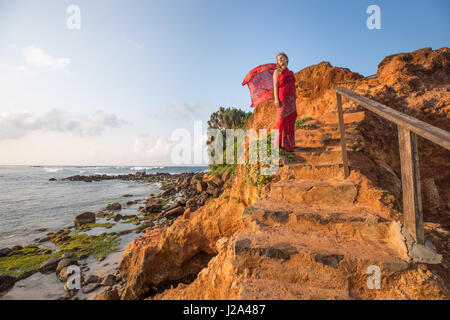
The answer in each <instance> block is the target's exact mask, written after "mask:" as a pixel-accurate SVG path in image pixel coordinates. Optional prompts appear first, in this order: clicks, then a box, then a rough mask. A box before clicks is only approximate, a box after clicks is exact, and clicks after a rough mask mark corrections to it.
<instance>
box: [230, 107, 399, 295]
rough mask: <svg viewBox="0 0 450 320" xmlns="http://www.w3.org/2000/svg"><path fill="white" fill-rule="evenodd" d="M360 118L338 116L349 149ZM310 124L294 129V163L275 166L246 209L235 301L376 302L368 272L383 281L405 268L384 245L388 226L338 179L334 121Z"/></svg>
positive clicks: (348, 183)
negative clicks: (263, 192) (276, 177)
mask: <svg viewBox="0 0 450 320" xmlns="http://www.w3.org/2000/svg"><path fill="white" fill-rule="evenodd" d="M363 119H364V111H363V112H354V113H348V114H345V115H344V122H345V130H346V140H347V144H349V145H350V146H351V145H352V144H353V143H354V142H355V141H357V138H358V135H359V132H358V130H357V124H358V122H360V121H362V120H363ZM314 123H315V126H316V128H314V129H309V130H306V129H297V130H296V150H295V152H294V153H295V160H294V161H291V162H288V163H284V165H283V166H282V167H281V168H280V172H279V174H280V177H281V180H280V181H279V182H276V183H274V184H273V185H272V186H271V190H270V194H269V195H268V197H266V198H265V199H260V200H258V201H257V202H256V203H254V204H253V205H252V206H250V207H248V208H246V209H245V211H244V214H243V217H244V221H245V222H246V224H247V226H248V227H249V229H247V231H243V232H240V233H238V235H237V238H236V241H235V243H234V250H235V259H234V263H233V264H234V265H235V266H236V267H237V270H238V273H239V275H240V276H241V277H240V279H241V280H240V285H239V287H240V297H239V298H240V299H367V298H375V297H376V294H377V293H376V292H377V291H380V290H372V289H370V288H369V287H368V285H367V279H368V277H369V274H368V267H369V266H376V267H379V268H380V271H381V276H382V277H386V276H388V275H390V274H392V273H394V272H397V271H399V270H403V269H405V268H407V266H408V262H407V261H408V257H407V256H405V254H404V253H403V252H401V251H402V250H400V249H397V248H396V247H395V246H394V245H393V244H392V243H391V241H390V235H391V233H392V224H391V221H388V220H387V219H385V218H383V216H382V215H381V214H380V213H379V212H378V211H377V209H376V208H373V207H370V206H366V205H364V204H363V203H360V202H359V201H358V198H359V192H360V186H359V185H358V183H356V182H354V181H352V180H351V179H350V178H347V179H344V174H343V171H344V169H343V164H342V152H341V146H340V134H339V126H338V121H337V117H335V118H333V117H328V118H322V119H318V120H314ZM280 270H281V272H280ZM369 271H370V270H369Z"/></svg>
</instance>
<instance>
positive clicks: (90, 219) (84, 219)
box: [75, 211, 95, 228]
mask: <svg viewBox="0 0 450 320" xmlns="http://www.w3.org/2000/svg"><path fill="white" fill-rule="evenodd" d="M94 222H95V213H94V212H90V211H86V212H83V213H81V214H79V215H77V216H76V217H75V226H76V227H77V228H79V227H81V226H82V225H83V224H87V223H94Z"/></svg>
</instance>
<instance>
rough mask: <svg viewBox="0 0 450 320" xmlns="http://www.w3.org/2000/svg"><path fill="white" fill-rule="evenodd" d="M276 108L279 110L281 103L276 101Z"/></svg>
mask: <svg viewBox="0 0 450 320" xmlns="http://www.w3.org/2000/svg"><path fill="white" fill-rule="evenodd" d="M275 107H277V108H279V107H280V101H279V100H275Z"/></svg>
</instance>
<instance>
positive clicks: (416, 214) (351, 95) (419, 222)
mask: <svg viewBox="0 0 450 320" xmlns="http://www.w3.org/2000/svg"><path fill="white" fill-rule="evenodd" d="M335 90H336V100H337V109H338V116H339V129H340V133H341V145H342V159H343V162H344V175H345V178H347V177H348V176H349V174H350V171H349V168H348V161H347V149H346V144H345V129H344V117H343V112H342V96H344V97H346V98H348V99H350V100H352V101H354V102H356V103H357V104H359V105H360V106H362V107H364V108H366V109H367V110H369V111H372V112H373V113H375V114H377V115H379V116H381V117H383V118H385V119H387V120H389V121H392V122H394V123H396V124H397V128H398V141H399V148H400V165H401V171H402V195H403V215H404V224H405V229H406V231H408V233H409V234H410V235H411V236H412V237H413V239H414V240H415V241H416V242H417V243H420V244H423V243H424V241H425V239H424V229H423V214H422V199H421V193H420V170H419V152H418V145H417V135H420V136H422V137H424V138H425V139H428V140H430V141H432V142H434V143H436V144H438V145H440V146H442V147H444V148H446V149H447V150H450V132H448V131H445V130H442V129H439V128H437V127H435V126H432V125H430V124H428V123H426V122H423V121H421V120H419V119H416V118H414V117H411V116H408V115H406V114H404V113H402V112H399V111H397V110H394V109H392V108H389V107H387V106H385V105H383V104H381V103H379V102H376V101H374V100H372V99H369V98H366V97H363V96H361V95H359V94H357V93H355V92H353V91H351V90H348V89H346V88H335Z"/></svg>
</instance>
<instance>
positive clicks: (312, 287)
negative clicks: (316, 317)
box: [119, 48, 450, 299]
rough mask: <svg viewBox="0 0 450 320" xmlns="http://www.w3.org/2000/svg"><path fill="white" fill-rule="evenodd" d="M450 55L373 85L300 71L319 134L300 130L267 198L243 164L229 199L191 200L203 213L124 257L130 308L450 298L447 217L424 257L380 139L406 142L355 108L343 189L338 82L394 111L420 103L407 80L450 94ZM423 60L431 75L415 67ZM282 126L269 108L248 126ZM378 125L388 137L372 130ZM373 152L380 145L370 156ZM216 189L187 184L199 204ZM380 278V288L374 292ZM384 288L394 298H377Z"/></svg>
mask: <svg viewBox="0 0 450 320" xmlns="http://www.w3.org/2000/svg"><path fill="white" fill-rule="evenodd" d="M427 52H428V53H427ZM446 52H448V49H446V48H443V49H440V50H435V51H429V50H428V49H425V50H419V51H417V52H414V53H411V54H409V55H410V56H408V54H407V56H406V57H404V56H402V55H397V56H394V57H389V59H387V60H386V61H384V62H383V63H381V64H380V70H381V71H380V70H379V73H378V74H377V79H363V78H362V76H361V75H359V74H357V73H353V72H351V71H349V70H348V69H342V68H336V67H332V66H331V65H330V64H329V63H320V64H318V65H315V66H311V67H309V68H306V69H304V70H302V71H300V72H298V73H297V74H296V79H297V90H298V93H299V100H298V101H297V105H298V108H299V110H298V111H299V118H301V117H303V116H311V117H313V118H314V120H313V121H314V126H313V127H311V128H310V127H305V128H302V129H298V130H296V146H297V149H296V151H295V152H294V153H293V158H288V157H283V158H282V159H281V162H280V165H281V168H280V170H279V172H278V174H277V175H276V176H274V177H272V179H271V181H270V182H269V183H268V184H266V185H265V186H264V187H262V188H261V187H260V186H258V185H253V184H251V183H249V181H252V179H249V177H248V174H249V173H248V172H249V170H248V169H249V168H247V166H245V165H241V166H238V168H237V170H236V173H235V175H234V177H233V180H232V181H231V182H230V184H231V187H228V188H226V187H223V191H221V194H220V195H219V196H218V197H215V198H212V199H211V200H210V201H208V202H207V203H205V204H204V205H203V206H202V204H198V203H197V202H198V199H195V200H196V201H195V203H194V201H191V202H190V201H188V202H186V204H185V207H188V208H189V209H190V208H196V207H198V209H197V210H195V211H194V212H188V213H186V212H185V213H184V214H183V215H181V216H179V217H178V218H177V219H176V220H174V222H173V224H172V225H171V226H169V227H167V228H154V229H152V228H149V229H147V231H146V233H145V235H144V236H142V237H140V238H138V239H136V240H135V241H133V242H132V243H130V244H129V245H128V247H127V249H126V251H125V252H124V255H123V257H122V261H121V263H120V267H119V268H120V272H121V274H122V277H123V279H124V280H125V281H126V286H125V290H124V291H123V293H122V294H121V298H122V299H136V298H139V299H140V298H148V299H448V298H449V297H450V292H449V290H448V288H449V287H450V286H449V283H450V275H449V271H448V270H449V268H450V254H449V250H448V231H447V230H446V229H445V228H444V227H443V225H442V221H443V219H441V220H437V221H434V222H433V223H428V222H426V223H425V235H426V238H427V243H426V246H424V248H422V247H417V248H416V250H414V246H413V245H411V243H410V242H409V240H408V239H407V238H406V237H405V236H404V235H403V231H402V229H403V225H402V221H403V217H402V213H401V207H400V206H399V199H401V198H400V197H401V185H400V183H401V182H400V180H399V178H398V177H399V172H398V170H397V169H398V168H396V167H395V161H394V160H393V156H392V155H391V154H390V152H391V151H390V150H392V151H394V152H395V150H398V145H397V148H396V149H395V148H393V149H386V146H382V145H380V143H382V142H375V140H376V139H377V135H379V139H380V141H384V140H383V139H387V140H386V142H389V141H390V142H391V143H393V142H395V141H396V138H395V135H393V134H392V132H391V133H387V132H389V130H390V129H392V127H390V126H389V124H386V123H384V122H380V121H378V120H375V119H376V117H374V116H373V115H370V114H369V113H368V112H364V111H363V110H362V109H360V108H359V107H358V106H355V105H354V104H352V103H349V102H345V104H344V111H345V112H346V114H345V116H344V121H345V123H346V125H345V130H346V136H347V137H348V144H349V154H348V156H349V164H350V169H351V174H350V176H349V177H348V178H347V179H343V167H342V150H341V149H340V140H339V139H340V135H339V128H338V126H337V116H336V109H335V106H336V101H335V93H334V91H333V87H334V86H337V85H336V82H339V81H347V82H348V84H342V85H341V84H340V85H339V86H349V87H350V88H351V89H353V90H355V91H357V92H358V93H360V94H365V95H368V96H370V97H372V98H374V99H375V100H377V99H379V98H381V97H383V94H382V92H385V93H389V92H390V94H392V96H390V97H389V99H390V100H389V99H388V100H386V101H388V102H389V101H391V102H392V103H393V104H394V102H399V101H409V102H408V103H415V102H413V100H411V101H410V100H408V97H410V96H412V95H413V92H412V91H408V90H411V88H417V86H420V85H422V83H421V82H419V81H418V80H417V79H415V80H412V82H411V83H409V84H408V85H404V82H405V81H407V79H409V78H407V76H408V75H409V76H408V77H410V78H411V76H410V74H411V73H414V74H416V75H417V77H418V78H419V79H422V82H423V83H424V84H423V85H424V87H423V88H424V90H425V92H424V93H423V95H427V92H428V90H429V88H431V89H430V90H434V89H433V88H435V84H432V85H430V86H429V87H427V84H431V83H432V81H434V80H433V79H434V77H437V79H438V80H437V81H436V82H439V81H444V83H447V84H448V79H447V78H445V75H444V74H445V72H446V74H447V75H448V74H449V72H448V71H445V70H447V69H445V68H447V64H446V62H445V61H446V59H448V54H447V53H446ZM397 59H400V62H399V61H397ZM421 59H425V60H421ZM427 59H428V60H427ZM402 61H403V62H402ZM414 61H418V62H416V63H419V61H421V62H420V64H422V65H423V66H424V67H423V68H421V67H420V66H417V67H413V65H414V63H413V62H414ZM433 61H434V62H433ZM393 63H394V64H398V65H397V67H395V66H393V65H392V64H393ZM403 63H406V64H405V65H403ZM402 66H404V67H405V69H402V68H403V67H402ZM389 68H392V69H391V70H390V69H389ZM442 68H444V71H445V72H442V71H440V69H442ZM383 70H385V71H383ZM397 71H398V72H397ZM384 72H385V73H384ZM396 72H397V73H396ZM405 75H406V76H405ZM405 77H406V78H405ZM322 78H323V79H322ZM395 79H398V81H397V80H395ZM378 81H381V82H383V81H384V82H385V84H378ZM445 81H447V82H445ZM300 88H303V89H304V90H305V91H300ZM389 88H391V89H389ZM392 88H393V89H392ZM306 89H308V90H306ZM414 90H415V89H414ZM436 92H441V91H439V90H438V91H436ZM375 93H379V94H380V95H379V96H376V95H375ZM441 93H442V96H437V97H436V99H438V101H441V100H439V99H443V100H445V99H447V98H446V97H447V93H446V91H445V92H444V91H442V92H441ZM372 94H373V95H372ZM419 96H420V95H419ZM397 97H400V98H399V99H400V100H396V99H397ZM401 97H403V98H401ZM405 99H406V100H405ZM443 100H442V101H443ZM377 101H380V102H382V103H385V104H387V105H388V106H391V105H390V104H389V103H386V101H384V100H382V99H380V100H377ZM447 101H448V100H447ZM445 103H446V102H444V105H445V106H447V104H445ZM407 105H408V104H407ZM407 105H405V107H407ZM438 105H439V103H438ZM392 107H394V106H392ZM438 109H442V108H438ZM444 109H445V108H444ZM402 110H406V109H402ZM419 110H420V108H419ZM439 112H440V111H439ZM270 115H273V117H272V116H270ZM438 118H442V115H441V116H439V117H438ZM274 119H276V117H275V107H274V106H273V104H271V102H270V101H268V102H266V103H263V104H261V105H259V106H258V108H257V109H256V110H255V113H254V115H253V117H252V119H251V120H250V121H249V123H248V127H249V128H254V129H259V128H273V127H274V125H275V121H274ZM441 120H442V119H441ZM446 121H447V123H448V120H446ZM437 122H439V121H436V123H437ZM374 125H379V127H377V128H376V131H374V132H369V129H368V128H372V129H373V126H374ZM389 135H390V137H387V136H389ZM373 143H374V144H375V146H378V147H369V145H371V144H373ZM419 144H420V142H419ZM388 145H389V143H388ZM381 147H383V150H382V148H381ZM382 160H384V161H382ZM439 161H441V162H440V163H441V164H442V163H444V160H442V159H441V160H439ZM426 166H432V163H428V164H426ZM421 170H422V168H421ZM435 170H436V169H435ZM250 171H253V170H250ZM424 172H425V176H426V175H427V173H426V172H427V170H426V169H424ZM447 172H448V170H447ZM439 174H441V175H444V172H440V173H439ZM208 180H209V181H205V180H204V179H200V181H195V180H194V182H192V178H189V179H187V180H184V181H178V186H179V187H181V186H182V185H183V186H184V187H186V186H187V185H190V186H192V188H191V187H189V188H188V189H190V191H187V192H186V193H185V194H186V195H187V196H189V194H190V192H192V194H194V192H197V194H198V193H199V192H202V193H203V192H208V189H210V190H211V188H215V187H214V186H218V185H219V184H220V183H219V181H213V180H212V179H208ZM424 181H427V180H424ZM434 181H435V185H436V186H437V187H436V188H437V190H438V191H437V193H438V194H439V195H436V190H435V188H434V187H433V183H431V182H429V181H428V182H426V184H427V186H428V188H429V190H428V191H426V194H427V199H428V200H427V201H430V202H431V203H434V206H435V207H436V206H437V205H436V202H437V200H436V199H443V200H440V201H445V199H446V198H445V195H442V194H441V189H440V188H441V186H442V183H443V182H442V180H440V179H439V178H436V180H434ZM185 190H186V188H185ZM211 194H214V192H213V193H211ZM172 209H173V208H172ZM422 249H423V250H425V251H426V252H425V251H423V250H422ZM421 250H422V251H423V252H420V251H421ZM427 250H428V251H427ZM430 250H431V251H433V252H435V255H434V256H433V257H431V256H430V257H431V258H430V259H429V260H426V259H428V258H427V257H426V256H425V255H424V252H425V253H426V254H428V253H429V252H430ZM433 252H432V253H433ZM421 259H425V260H421ZM424 261H425V262H427V264H424V263H423V262H424ZM430 263H434V264H430ZM374 270H375V271H374ZM376 270H379V271H380V273H381V279H380V282H379V283H377V282H376V281H375V282H374V281H372V282H370V283H369V280H370V278H369V276H370V274H372V273H373V272H377V271H376ZM374 285H379V286H380V287H381V288H382V289H383V290H373V286H374Z"/></svg>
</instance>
